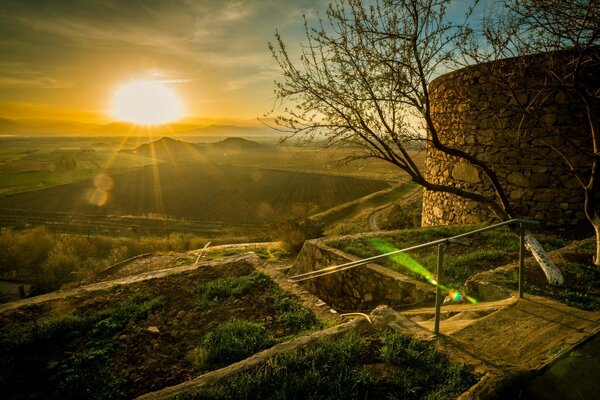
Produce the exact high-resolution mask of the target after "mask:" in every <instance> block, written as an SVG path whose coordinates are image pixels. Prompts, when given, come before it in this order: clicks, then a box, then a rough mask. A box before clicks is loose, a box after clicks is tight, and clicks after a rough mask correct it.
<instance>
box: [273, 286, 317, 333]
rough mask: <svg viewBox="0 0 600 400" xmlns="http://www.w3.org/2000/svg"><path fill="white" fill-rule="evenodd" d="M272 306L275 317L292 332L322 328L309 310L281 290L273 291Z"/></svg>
mask: <svg viewBox="0 0 600 400" xmlns="http://www.w3.org/2000/svg"><path fill="white" fill-rule="evenodd" d="M273 305H274V307H275V310H276V312H277V317H278V318H281V320H282V321H283V323H284V325H285V326H286V327H287V328H288V329H290V330H291V331H292V332H296V333H299V332H306V331H310V330H314V329H319V328H322V327H323V324H322V323H321V322H320V321H319V320H318V319H317V317H316V316H315V314H313V312H312V311H311V310H310V309H308V308H307V307H306V306H304V305H303V304H302V303H300V302H299V301H298V300H295V299H293V298H291V297H290V296H289V295H288V294H286V293H285V292H284V291H283V290H280V289H278V290H275V293H274V295H273Z"/></svg>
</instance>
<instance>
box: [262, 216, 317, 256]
mask: <svg viewBox="0 0 600 400" xmlns="http://www.w3.org/2000/svg"><path fill="white" fill-rule="evenodd" d="M321 236H323V227H322V226H321V225H320V224H319V223H317V222H315V221H313V220H311V219H310V218H276V219H275V222H274V223H273V225H272V226H271V239H272V240H278V241H281V242H282V244H283V248H284V250H286V251H290V252H294V253H298V252H299V251H300V250H301V249H302V246H303V245H304V242H305V241H307V240H309V239H315V238H318V237H321Z"/></svg>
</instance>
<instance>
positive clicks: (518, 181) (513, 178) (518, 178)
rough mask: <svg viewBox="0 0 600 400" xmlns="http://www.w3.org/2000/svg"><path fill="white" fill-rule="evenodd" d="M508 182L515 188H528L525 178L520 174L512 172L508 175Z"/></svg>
mask: <svg viewBox="0 0 600 400" xmlns="http://www.w3.org/2000/svg"><path fill="white" fill-rule="evenodd" d="M507 179H508V182H509V183H512V184H513V185H516V186H520V187H523V188H526V187H528V186H529V181H528V179H527V178H525V176H523V174H522V173H520V172H516V171H514V172H512V173H511V174H510V175H508V178H507Z"/></svg>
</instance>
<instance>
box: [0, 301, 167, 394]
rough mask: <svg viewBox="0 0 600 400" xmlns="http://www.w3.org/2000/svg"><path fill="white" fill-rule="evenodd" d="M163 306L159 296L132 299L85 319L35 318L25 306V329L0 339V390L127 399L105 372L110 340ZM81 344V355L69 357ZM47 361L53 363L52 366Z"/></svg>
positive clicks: (117, 380) (122, 385) (122, 386)
mask: <svg viewBox="0 0 600 400" xmlns="http://www.w3.org/2000/svg"><path fill="white" fill-rule="evenodd" d="M164 306H165V300H164V298H162V297H152V296H146V295H135V296H132V297H129V298H127V299H125V300H124V301H122V302H120V303H119V304H117V305H116V306H114V307H112V308H108V309H102V310H98V311H95V312H93V313H91V314H88V315H73V314H54V315H50V316H46V317H42V318H38V317H37V315H36V313H37V312H36V308H35V307H30V308H29V310H28V312H29V313H30V319H31V322H30V323H29V324H27V325H26V326H24V327H21V328H18V329H11V330H9V331H7V330H3V331H2V333H1V334H0V342H1V343H2V346H1V350H0V390H1V391H2V393H5V394H7V393H8V394H10V393H13V392H12V391H14V390H18V392H19V393H29V394H30V395H31V396H34V397H35V393H38V394H39V395H41V396H42V397H43V398H49V399H79V398H82V396H84V397H86V398H94V399H119V398H127V397H130V396H129V395H128V390H129V389H128V385H127V382H126V379H125V377H123V376H121V375H120V374H119V372H118V371H114V370H113V369H112V368H111V359H112V352H113V347H114V343H113V336H114V335H115V334H117V333H118V332H120V331H122V330H123V329H125V327H126V326H127V325H128V324H129V323H130V322H136V321H140V320H144V319H146V318H147V317H148V316H149V315H150V314H151V313H156V312H162V311H163V310H164ZM81 342H85V346H84V347H85V350H84V351H83V352H79V353H71V352H69V350H70V349H71V348H72V346H73V345H77V344H78V343H79V344H81ZM48 360H59V362H57V364H56V365H52V364H48ZM49 365H51V366H49ZM9 397H10V396H9Z"/></svg>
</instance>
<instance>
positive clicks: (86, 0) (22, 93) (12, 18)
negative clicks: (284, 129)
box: [0, 0, 330, 123]
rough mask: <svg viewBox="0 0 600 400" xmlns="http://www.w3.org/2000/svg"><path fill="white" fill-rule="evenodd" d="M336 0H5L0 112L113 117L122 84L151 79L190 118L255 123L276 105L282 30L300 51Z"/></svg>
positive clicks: (0, 12) (1, 4)
mask: <svg viewBox="0 0 600 400" xmlns="http://www.w3.org/2000/svg"><path fill="white" fill-rule="evenodd" d="M329 2H330V0H244V1H227V0H2V1H0V117H2V118H9V119H30V118H38V119H57V120H77V121H82V122H102V123H103V122H110V121H111V120H112V119H111V117H110V115H108V110H109V107H110V106H109V105H110V102H111V99H112V97H113V96H114V93H115V92H116V91H117V89H118V88H119V87H121V86H122V85H124V84H125V83H127V82H130V81H132V80H140V79H146V80H155V81H159V82H163V83H164V84H166V85H168V87H169V88H171V89H172V90H173V91H174V92H175V93H176V94H177V96H178V97H179V98H180V99H181V103H182V104H183V112H184V115H185V116H186V117H189V118H196V119H197V120H198V121H208V122H211V121H221V122H228V121H229V122H231V121H233V122H236V121H237V122H240V121H242V122H243V121H246V122H247V121H256V118H257V117H260V116H263V115H264V114H265V113H267V112H268V111H269V110H270V109H271V108H272V106H273V100H274V94H273V90H274V88H275V85H274V81H275V80H276V79H277V78H278V76H279V69H278V66H277V65H276V63H275V61H274V60H273V59H272V56H271V54H270V51H269V49H268V42H269V41H273V40H274V33H275V30H276V29H277V30H278V31H279V32H280V33H281V34H282V36H283V38H284V40H285V41H286V44H287V45H288V46H289V47H290V48H298V47H299V44H300V42H301V41H302V39H303V35H304V27H303V22H302V15H308V16H309V18H310V17H315V16H316V15H317V13H321V15H322V14H323V13H324V10H325V9H326V7H327V4H328V3H329Z"/></svg>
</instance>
